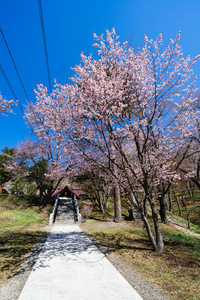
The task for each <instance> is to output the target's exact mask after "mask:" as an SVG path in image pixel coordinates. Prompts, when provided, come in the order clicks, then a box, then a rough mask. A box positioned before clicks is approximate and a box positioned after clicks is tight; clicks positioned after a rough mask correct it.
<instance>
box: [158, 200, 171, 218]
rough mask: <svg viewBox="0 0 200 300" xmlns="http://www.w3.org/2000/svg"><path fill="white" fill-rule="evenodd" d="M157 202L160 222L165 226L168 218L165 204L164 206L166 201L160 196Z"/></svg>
mask: <svg viewBox="0 0 200 300" xmlns="http://www.w3.org/2000/svg"><path fill="white" fill-rule="evenodd" d="M159 202H160V210H159V213H160V218H161V222H163V223H165V224H169V221H168V218H167V204H166V200H165V196H163V195H162V196H160V197H159Z"/></svg>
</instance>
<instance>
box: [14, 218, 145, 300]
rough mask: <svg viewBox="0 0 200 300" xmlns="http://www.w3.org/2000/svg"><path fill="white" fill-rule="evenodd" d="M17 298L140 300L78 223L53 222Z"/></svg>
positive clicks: (46, 299)
mask: <svg viewBox="0 0 200 300" xmlns="http://www.w3.org/2000/svg"><path fill="white" fill-rule="evenodd" d="M18 299H19V300H75V299H76V300H77V299H79V300H121V299H126V300H134V299H135V300H141V299H142V298H141V297H140V296H139V295H138V294H137V292H136V291H135V290H134V289H133V288H132V286H131V285H130V284H129V283H128V282H127V281H126V280H125V279H124V277H122V275H121V274H120V273H119V272H118V271H117V270H116V269H115V268H114V267H113V265H112V264H111V263H110V262H109V261H108V260H107V258H106V257H105V256H104V255H103V254H102V253H101V252H100V251H99V250H98V249H97V248H96V246H95V245H94V244H93V243H92V242H91V240H90V239H89V238H88V237H87V236H86V235H85V234H84V233H83V232H82V230H81V229H80V228H79V227H78V225H75V224H74V225H65V226H58V225H54V226H53V228H52V231H51V233H50V234H49V237H48V239H47V241H46V243H45V245H44V248H43V250H42V252H41V254H40V256H39V258H38V260H37V262H36V264H35V266H34V268H33V270H32V272H31V274H30V276H29V278H28V280H27V282H26V284H25V286H24V288H23V290H22V292H21V295H20V296H19V298H18Z"/></svg>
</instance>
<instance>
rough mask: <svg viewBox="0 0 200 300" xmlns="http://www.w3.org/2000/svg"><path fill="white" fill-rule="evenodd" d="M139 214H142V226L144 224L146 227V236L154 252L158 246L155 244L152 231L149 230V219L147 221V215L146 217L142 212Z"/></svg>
mask: <svg viewBox="0 0 200 300" xmlns="http://www.w3.org/2000/svg"><path fill="white" fill-rule="evenodd" d="M141 216H142V220H143V222H144V226H145V228H146V231H147V234H148V237H149V239H150V242H151V244H152V246H153V250H154V251H155V252H157V250H158V247H157V245H156V241H155V239H154V236H153V234H152V231H151V227H150V224H149V221H148V219H147V217H146V216H145V215H144V214H143V213H142V214H141Z"/></svg>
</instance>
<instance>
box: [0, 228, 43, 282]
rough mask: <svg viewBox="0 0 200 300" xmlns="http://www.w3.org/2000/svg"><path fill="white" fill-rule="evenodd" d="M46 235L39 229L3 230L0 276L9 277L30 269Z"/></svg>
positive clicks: (0, 242) (0, 240) (0, 247)
mask: <svg viewBox="0 0 200 300" xmlns="http://www.w3.org/2000/svg"><path fill="white" fill-rule="evenodd" d="M47 237H48V233H45V234H44V232H41V231H34V232H29V231H26V232H12V233H11V232H4V234H3V235H2V236H0V272H1V277H3V278H4V279H5V278H11V277H13V276H15V275H18V274H19V273H23V272H25V271H27V270H31V269H32V267H33V265H34V264H35V262H36V260H37V257H38V255H39V253H40V251H41V249H42V247H43V245H44V243H45V241H46V239H47ZM27 254H28V255H27ZM25 256H26V257H25Z"/></svg>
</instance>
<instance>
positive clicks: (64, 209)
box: [55, 198, 75, 225]
mask: <svg viewBox="0 0 200 300" xmlns="http://www.w3.org/2000/svg"><path fill="white" fill-rule="evenodd" d="M74 223H75V216H74V206H73V203H72V199H71V198H59V202H58V208H57V213H56V218H55V225H70V224H74Z"/></svg>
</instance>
